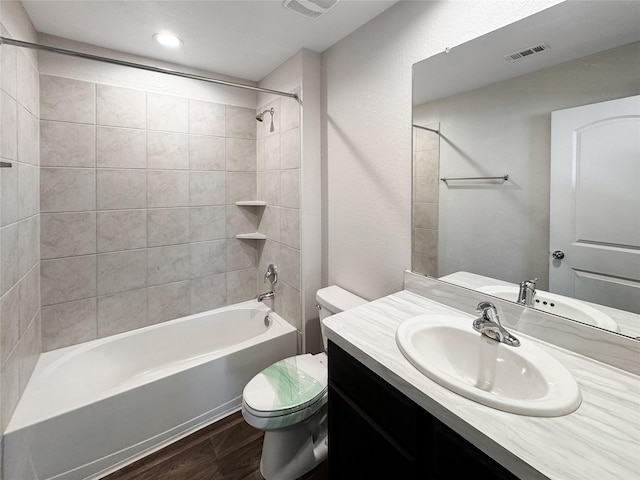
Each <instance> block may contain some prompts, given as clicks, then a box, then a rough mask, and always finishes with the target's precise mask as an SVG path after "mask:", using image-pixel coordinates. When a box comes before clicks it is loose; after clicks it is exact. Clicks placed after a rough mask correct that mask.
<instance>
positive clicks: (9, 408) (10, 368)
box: [0, 348, 20, 431]
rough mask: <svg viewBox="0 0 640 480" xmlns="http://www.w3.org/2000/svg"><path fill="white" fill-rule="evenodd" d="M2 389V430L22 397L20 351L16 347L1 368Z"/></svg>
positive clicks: (0, 394) (0, 403)
mask: <svg viewBox="0 0 640 480" xmlns="http://www.w3.org/2000/svg"><path fill="white" fill-rule="evenodd" d="M0 376H1V377H2V390H0V400H1V401H0V412H1V413H2V430H3V431H4V430H5V429H6V428H7V425H8V424H9V420H10V419H11V415H12V414H13V411H14V410H15V408H16V405H18V400H19V399H20V352H19V348H15V349H14V350H13V351H12V352H11V353H10V355H9V356H8V357H7V360H6V362H5V363H4V365H3V366H2V370H0Z"/></svg>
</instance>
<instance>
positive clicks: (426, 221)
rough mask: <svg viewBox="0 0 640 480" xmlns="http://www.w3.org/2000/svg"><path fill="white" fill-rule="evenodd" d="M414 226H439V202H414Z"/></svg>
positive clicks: (432, 227) (429, 227) (432, 228)
mask: <svg viewBox="0 0 640 480" xmlns="http://www.w3.org/2000/svg"><path fill="white" fill-rule="evenodd" d="M413 227H414V228H426V229H431V230H434V229H436V228H438V204H437V203H421V202H413Z"/></svg>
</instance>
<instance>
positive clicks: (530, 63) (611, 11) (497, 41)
mask: <svg viewBox="0 0 640 480" xmlns="http://www.w3.org/2000/svg"><path fill="white" fill-rule="evenodd" d="M639 20H640V2H638V1H629V2H606V1H605V2H579V1H573V2H563V3H560V4H557V5H555V6H553V7H550V8H547V9H545V10H542V11H541V12H539V13H536V14H534V15H531V16H529V17H526V18H524V19H522V20H520V21H518V22H515V23H512V24H510V25H507V26H505V27H503V28H501V29H499V30H496V31H493V32H491V33H488V34H486V35H484V36H482V37H479V38H476V39H474V40H472V41H470V42H467V43H464V44H462V45H458V46H456V47H453V48H452V49H451V50H450V51H449V52H445V53H440V54H438V55H435V56H433V57H430V58H427V59H426V60H423V61H422V62H419V63H416V64H415V65H414V66H413V104H414V105H421V104H423V103H427V102H430V101H433V100H435V99H439V98H445V97H448V96H450V95H455V94H457V93H461V92H466V91H469V90H472V89H475V88H479V87H482V86H485V85H489V84H492V83H494V82H498V81H502V80H506V79H509V78H513V77H517V76H520V75H524V74H526V73H529V72H533V71H537V70H540V69H542V68H547V67H550V66H553V65H557V64H560V63H563V62H568V61H570V60H574V59H577V58H581V57H584V56H586V55H591V54H593V53H597V52H601V51H604V50H608V49H611V48H615V47H619V46H621V45H627V44H629V43H632V42H637V41H640V23H639ZM540 43H546V44H547V45H549V46H550V47H551V48H550V49H549V50H546V51H544V52H543V53H540V54H536V55H531V56H527V57H525V58H523V59H521V60H517V61H515V62H509V61H507V60H506V59H505V58H504V56H505V55H507V54H510V53H512V52H517V51H520V50H522V49H526V48H529V47H532V46H534V45H538V44H540ZM433 72H438V75H434V74H433Z"/></svg>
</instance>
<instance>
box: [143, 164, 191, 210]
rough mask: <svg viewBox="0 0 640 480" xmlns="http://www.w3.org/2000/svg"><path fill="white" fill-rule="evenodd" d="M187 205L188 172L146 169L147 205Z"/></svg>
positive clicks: (150, 206)
mask: <svg viewBox="0 0 640 480" xmlns="http://www.w3.org/2000/svg"><path fill="white" fill-rule="evenodd" d="M188 205H189V172H187V171H168V170H147V206H148V207H149V208H152V207H183V206H188Z"/></svg>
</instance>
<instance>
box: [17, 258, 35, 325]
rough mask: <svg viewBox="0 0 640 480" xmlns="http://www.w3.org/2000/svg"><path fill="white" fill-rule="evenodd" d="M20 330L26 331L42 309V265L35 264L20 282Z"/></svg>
mask: <svg viewBox="0 0 640 480" xmlns="http://www.w3.org/2000/svg"><path fill="white" fill-rule="evenodd" d="M18 296H19V298H20V332H21V335H22V332H24V331H25V330H26V329H27V327H28V325H29V323H30V322H31V320H32V319H33V317H34V316H35V314H36V313H37V311H38V310H39V309H40V265H39V264H38V265H35V266H34V267H33V268H32V269H31V270H29V272H27V274H26V275H25V276H24V277H23V278H22V279H21V280H20V282H19V283H18Z"/></svg>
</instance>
